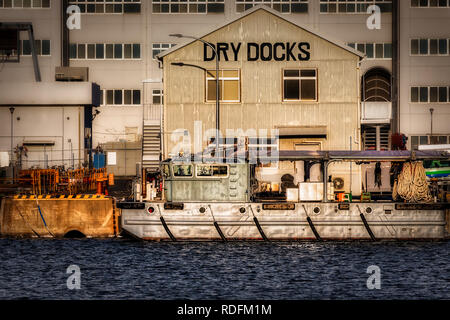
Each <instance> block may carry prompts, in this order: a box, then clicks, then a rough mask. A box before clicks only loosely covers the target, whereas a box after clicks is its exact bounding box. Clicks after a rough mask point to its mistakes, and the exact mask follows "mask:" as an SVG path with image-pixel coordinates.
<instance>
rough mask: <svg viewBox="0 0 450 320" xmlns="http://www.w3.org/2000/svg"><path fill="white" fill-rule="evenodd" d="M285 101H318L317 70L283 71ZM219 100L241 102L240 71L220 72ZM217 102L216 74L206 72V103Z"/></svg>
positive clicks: (210, 71) (209, 71)
mask: <svg viewBox="0 0 450 320" xmlns="http://www.w3.org/2000/svg"><path fill="white" fill-rule="evenodd" d="M282 75H283V90H282V95H283V97H282V99H283V101H317V70H315V69H285V70H283V74H282ZM219 99H220V101H223V102H240V101H241V84H240V72H239V70H220V71H219ZM214 101H216V72H215V71H213V70H208V71H206V102H214Z"/></svg>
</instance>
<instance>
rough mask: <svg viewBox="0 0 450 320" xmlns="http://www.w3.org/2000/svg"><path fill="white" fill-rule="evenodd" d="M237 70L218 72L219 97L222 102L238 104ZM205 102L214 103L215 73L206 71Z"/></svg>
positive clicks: (238, 81) (238, 80)
mask: <svg viewBox="0 0 450 320" xmlns="http://www.w3.org/2000/svg"><path fill="white" fill-rule="evenodd" d="M240 87H241V86H240V77H239V70H219V97H220V101H224V102H240V99H241V96H240ZM206 101H207V102H215V101H216V71H215V70H207V71H206Z"/></svg>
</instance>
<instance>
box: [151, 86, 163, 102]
mask: <svg viewBox="0 0 450 320" xmlns="http://www.w3.org/2000/svg"><path fill="white" fill-rule="evenodd" d="M152 103H153V104H164V96H163V90H159V89H154V90H153V91H152Z"/></svg>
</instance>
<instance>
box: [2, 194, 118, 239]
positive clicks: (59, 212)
mask: <svg viewBox="0 0 450 320" xmlns="http://www.w3.org/2000/svg"><path fill="white" fill-rule="evenodd" d="M94 197H95V196H94ZM38 204H39V207H40V209H41V210H40V211H41V213H39V210H38ZM41 214H42V217H43V218H42V217H41ZM43 219H44V220H45V223H46V225H47V227H46V226H45V225H44V221H43ZM118 233H119V230H118V210H117V209H115V204H114V199H112V198H105V197H95V198H82V197H80V198H71V199H68V198H62V199H58V198H56V199H38V200H37V201H36V199H35V198H34V199H33V198H31V199H30V197H26V198H25V197H23V198H22V197H17V198H4V199H2V201H1V208H0V235H2V236H11V237H53V236H54V237H57V238H62V237H65V236H67V237H69V236H86V237H96V238H107V237H114V236H116V235H117V234H118Z"/></svg>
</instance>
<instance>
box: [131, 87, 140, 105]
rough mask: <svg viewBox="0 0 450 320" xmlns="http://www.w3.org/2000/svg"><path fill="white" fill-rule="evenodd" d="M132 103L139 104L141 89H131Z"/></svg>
mask: <svg viewBox="0 0 450 320" xmlns="http://www.w3.org/2000/svg"><path fill="white" fill-rule="evenodd" d="M133 104H141V90H133Z"/></svg>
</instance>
